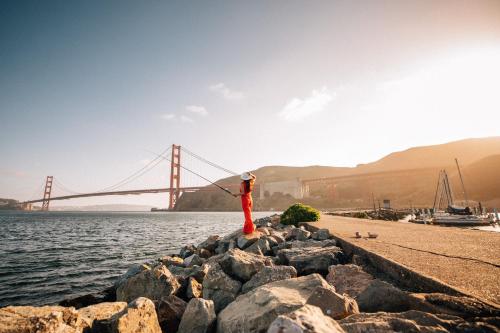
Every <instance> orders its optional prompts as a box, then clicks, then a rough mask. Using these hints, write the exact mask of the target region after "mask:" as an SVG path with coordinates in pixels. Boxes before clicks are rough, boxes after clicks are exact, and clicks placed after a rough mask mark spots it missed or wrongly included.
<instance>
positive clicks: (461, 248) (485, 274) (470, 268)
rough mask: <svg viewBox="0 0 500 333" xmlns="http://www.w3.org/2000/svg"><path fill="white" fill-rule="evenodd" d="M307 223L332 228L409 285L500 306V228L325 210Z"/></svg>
mask: <svg viewBox="0 0 500 333" xmlns="http://www.w3.org/2000/svg"><path fill="white" fill-rule="evenodd" d="M306 227H307V228H309V229H319V228H326V229H328V230H329V231H330V233H331V234H332V235H333V236H334V238H335V239H337V240H338V242H339V243H340V246H342V247H343V248H344V251H347V253H348V254H349V255H350V256H353V255H355V256H357V257H358V258H359V260H364V261H365V262H366V261H368V262H369V263H370V265H371V266H374V267H375V268H378V269H379V270H380V271H384V272H385V273H387V274H388V275H389V276H390V277H391V278H393V279H394V280H397V281H399V282H400V284H402V285H404V286H405V287H407V288H408V289H412V290H413V291H420V292H445V293H448V294H456V295H467V296H473V297H476V298H478V299H480V300H483V301H486V302H487V303H490V304H491V305H494V306H496V307H500V305H499V304H500V255H499V253H500V233H499V232H491V231H481V230H471V229H462V228H456V227H440V226H432V225H421V224H413V223H409V222H392V221H378V220H368V219H357V218H350V217H340V216H332V215H325V214H323V215H322V216H321V219H320V220H319V221H317V222H311V223H308V224H307V225H306ZM356 232H359V233H360V234H361V236H362V238H356V237H355V233H356ZM368 232H370V233H375V234H378V236H377V238H368V237H367V236H368Z"/></svg>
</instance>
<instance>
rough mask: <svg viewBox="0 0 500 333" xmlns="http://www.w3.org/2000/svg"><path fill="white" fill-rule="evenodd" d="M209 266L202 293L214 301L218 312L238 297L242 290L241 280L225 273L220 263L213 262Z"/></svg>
mask: <svg viewBox="0 0 500 333" xmlns="http://www.w3.org/2000/svg"><path fill="white" fill-rule="evenodd" d="M207 266H208V265H207ZM208 267H209V268H208V272H207V275H206V276H205V279H204V280H203V284H202V286H203V291H202V293H203V297H204V298H205V299H210V300H212V301H213V302H214V307H215V312H216V313H218V312H219V311H221V310H222V309H224V308H225V307H226V306H227V305H228V304H229V303H231V302H232V301H234V300H235V299H236V296H237V295H238V293H239V291H240V290H241V282H239V281H236V280H233V279H232V278H231V277H230V276H229V275H227V274H226V273H224V271H223V270H222V268H221V267H220V265H219V264H218V263H211V264H210V266H208Z"/></svg>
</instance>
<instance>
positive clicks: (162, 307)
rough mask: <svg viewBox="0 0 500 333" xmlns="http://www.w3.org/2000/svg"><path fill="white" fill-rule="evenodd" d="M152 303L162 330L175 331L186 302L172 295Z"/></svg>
mask: <svg viewBox="0 0 500 333" xmlns="http://www.w3.org/2000/svg"><path fill="white" fill-rule="evenodd" d="M154 303H155V308H156V315H157V317H158V322H159V324H160V327H161V330H162V331H163V332H176V331H177V329H178V328H179V324H180V322H181V318H182V315H183V314H184V311H185V310H186V306H187V303H186V302H185V301H183V300H182V299H180V298H179V297H176V296H173V295H172V296H168V297H165V298H163V299H161V300H160V301H155V302H154Z"/></svg>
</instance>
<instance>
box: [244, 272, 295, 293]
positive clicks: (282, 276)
mask: <svg viewBox="0 0 500 333" xmlns="http://www.w3.org/2000/svg"><path fill="white" fill-rule="evenodd" d="M294 277H297V270H296V269H295V268H294V267H292V266H271V267H268V266H266V267H264V268H262V269H261V270H260V271H259V272H258V273H256V274H255V275H254V276H252V278H251V279H250V280H249V281H248V282H246V283H245V284H244V285H243V287H242V288H241V291H242V292H243V293H246V292H249V291H250V290H253V289H255V288H257V287H260V286H262V285H264V284H267V283H270V282H275V281H280V280H286V279H290V278H294Z"/></svg>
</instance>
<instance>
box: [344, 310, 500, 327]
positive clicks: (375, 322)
mask: <svg viewBox="0 0 500 333" xmlns="http://www.w3.org/2000/svg"><path fill="white" fill-rule="evenodd" d="M339 324H340V326H341V327H342V328H343V329H344V331H345V332H347V333H378V332H380V333H386V332H387V333H389V332H422V333H424V332H425V333H427V332H429V333H430V332H463V333H465V332H468V333H474V332H476V333H480V332H481V333H482V332H484V333H488V332H492V333H493V332H498V329H497V328H496V327H495V326H494V325H492V324H489V323H487V322H486V321H482V320H478V321H472V322H466V321H465V320H464V319H462V318H460V317H456V316H450V315H446V314H430V313H425V312H421V311H414V310H412V311H406V312H401V313H386V312H377V313H360V314H355V315H352V316H349V317H347V318H345V319H342V320H340V321H339Z"/></svg>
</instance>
